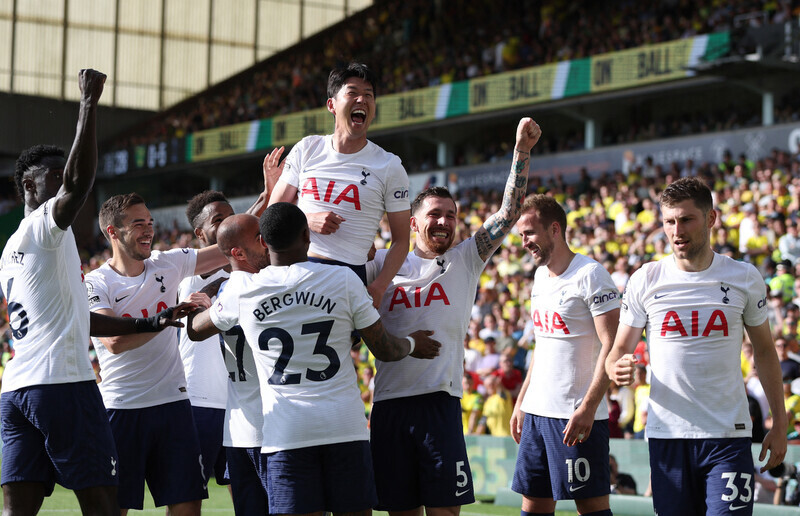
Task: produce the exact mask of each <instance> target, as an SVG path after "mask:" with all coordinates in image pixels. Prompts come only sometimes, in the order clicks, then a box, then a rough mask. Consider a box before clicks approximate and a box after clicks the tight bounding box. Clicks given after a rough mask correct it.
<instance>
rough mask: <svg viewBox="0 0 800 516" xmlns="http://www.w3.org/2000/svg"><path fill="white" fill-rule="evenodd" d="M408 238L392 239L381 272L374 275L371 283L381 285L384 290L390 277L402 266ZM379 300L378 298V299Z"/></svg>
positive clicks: (389, 281) (406, 253) (406, 251)
mask: <svg viewBox="0 0 800 516" xmlns="http://www.w3.org/2000/svg"><path fill="white" fill-rule="evenodd" d="M408 246H409V242H408V240H399V241H394V240H393V241H392V244H391V246H390V247H389V251H388V252H387V253H386V257H385V258H384V261H383V267H381V272H380V273H378V275H377V276H376V277H375V279H374V280H373V281H372V283H375V284H377V285H380V286H381V290H386V287H387V286H388V285H389V283H391V281H392V278H394V277H395V275H396V274H397V271H399V270H400V267H402V265H403V262H404V261H405V259H406V256H407V255H408ZM378 301H380V300H378Z"/></svg>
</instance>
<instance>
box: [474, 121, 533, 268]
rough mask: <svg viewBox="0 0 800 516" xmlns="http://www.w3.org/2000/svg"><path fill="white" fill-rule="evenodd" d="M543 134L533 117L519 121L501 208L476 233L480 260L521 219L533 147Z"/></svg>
mask: <svg viewBox="0 0 800 516" xmlns="http://www.w3.org/2000/svg"><path fill="white" fill-rule="evenodd" d="M541 135H542V130H541V129H540V128H539V124H537V123H536V122H534V121H533V119H531V118H527V117H526V118H523V119H522V120H520V121H519V125H518V126H517V144H516V146H515V147H514V162H513V163H512V164H511V172H510V173H509V175H508V182H506V189H505V192H503V204H502V206H501V207H500V211H498V212H497V213H495V214H493V215H492V216H491V217H489V218H488V219H486V221H485V222H484V223H483V226H481V228H480V229H479V230H478V231H477V233H475V243H476V244H477V246H478V254H479V255H480V257H481V260H484V261H485V260H486V259H488V258H489V257H490V256H491V255H492V253H494V252H495V251H496V250H497V248H498V247H500V243H501V242H502V241H503V239H504V238H505V236H506V235H507V234H508V232H509V231H511V228H512V227H513V226H514V224H515V223H516V222H517V219H519V215H520V211H521V210H522V201H524V200H525V193H526V191H527V190H528V169H529V168H530V164H531V149H533V146H534V145H536V142H538V141H539V137H540V136H541Z"/></svg>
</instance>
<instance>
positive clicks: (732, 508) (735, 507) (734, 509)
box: [728, 504, 748, 511]
mask: <svg viewBox="0 0 800 516" xmlns="http://www.w3.org/2000/svg"><path fill="white" fill-rule="evenodd" d="M747 507H748V506H747V505H733V504H731V505H730V507H728V509H730V510H731V511H738V510H739V509H746V508H747Z"/></svg>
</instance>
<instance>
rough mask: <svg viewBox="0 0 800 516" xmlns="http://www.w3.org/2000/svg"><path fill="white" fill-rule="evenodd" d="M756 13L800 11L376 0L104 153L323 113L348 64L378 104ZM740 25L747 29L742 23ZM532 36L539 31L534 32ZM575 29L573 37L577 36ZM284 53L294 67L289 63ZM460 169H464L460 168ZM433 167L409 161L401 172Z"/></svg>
mask: <svg viewBox="0 0 800 516" xmlns="http://www.w3.org/2000/svg"><path fill="white" fill-rule="evenodd" d="M752 13H760V14H761V16H758V17H754V18H752V19H751V21H749V23H779V22H781V21H783V20H786V19H787V18H788V17H791V16H795V15H797V14H798V13H800V3H798V2H797V1H796V0H795V1H791V2H790V1H785V2H769V1H766V0H749V1H740V2H733V3H725V2H714V1H711V0H703V1H701V2H686V1H663V2H655V3H650V2H624V3H621V4H620V3H618V2H594V3H590V4H586V3H582V2H567V1H561V0H559V1H555V0H551V1H548V2H544V3H542V4H541V5H539V6H538V8H536V9H533V8H523V9H521V10H520V8H519V5H518V4H517V3H515V2H509V1H504V2H499V3H498V2H491V1H486V0H483V1H480V2H469V3H468V4H467V5H462V4H459V3H453V2H427V1H425V0H412V1H406V2H397V1H390V2H377V3H376V4H375V5H373V6H372V7H370V8H368V9H366V10H365V11H363V12H361V13H358V14H356V15H355V16H353V17H350V18H348V19H347V20H346V21H344V22H342V23H340V24H338V25H336V26H335V27H333V28H331V29H329V30H326V31H323V32H322V33H321V34H319V35H317V36H314V37H311V38H309V39H308V40H305V41H304V42H303V43H301V44H300V45H298V46H295V47H292V48H290V49H288V50H286V51H285V52H283V53H281V54H278V55H276V56H275V57H273V58H269V59H266V60H265V61H263V62H262V63H259V64H258V65H256V66H254V67H253V68H252V69H250V70H248V71H247V72H245V73H242V74H240V75H238V76H236V77H234V78H232V79H231V80H229V81H226V82H224V83H221V84H220V85H217V86H215V87H213V88H211V89H210V90H208V91H205V92H203V93H201V94H199V95H197V96H195V97H192V98H190V99H188V100H186V101H184V102H181V103H180V104H178V105H176V106H174V107H173V108H171V109H168V110H166V111H164V112H162V113H160V114H158V115H157V116H156V117H154V118H152V119H150V120H148V121H147V122H145V123H143V124H142V125H141V126H137V127H134V128H132V129H131V130H129V131H127V132H126V133H124V134H122V135H119V137H117V138H116V139H115V140H114V142H113V143H111V147H113V148H125V147H128V146H131V145H137V144H145V143H150V142H153V141H163V140H165V139H169V138H172V137H182V136H185V135H187V134H189V133H192V132H196V131H200V130H203V129H209V128H214V127H220V126H225V125H230V124H235V123H239V122H245V121H250V120H257V119H262V118H269V117H273V116H276V115H281V114H287V113H294V112H298V111H303V110H307V109H313V108H317V107H319V106H320V103H321V101H322V99H325V98H326V95H325V91H324V88H323V85H324V84H325V80H326V77H327V73H328V71H329V70H330V69H331V68H332V67H333V66H335V65H337V64H341V61H342V57H341V55H340V53H339V51H338V50H337V49H345V48H346V49H347V52H348V59H350V58H352V59H355V60H357V61H358V60H363V61H365V62H370V63H374V64H375V67H376V72H377V73H378V75H379V77H380V84H381V89H380V91H379V92H378V94H379V95H386V94H390V93H398V92H403V91H409V90H414V89H419V88H424V87H429V86H436V85H439V84H443V83H451V82H454V81H461V80H466V79H471V78H474V77H480V76H486V75H490V74H493V73H500V72H505V71H509V70H515V69H520V68H526V67H531V66H538V65H542V64H548V63H554V62H558V61H564V60H570V59H577V58H582V57H588V56H592V55H597V54H602V53H605V52H613V51H618V50H623V49H627V48H634V47H637V46H641V45H647V44H653V43H661V42H665V41H671V40H676V39H680V38H688V37H693V36H695V35H699V34H708V33H712V32H719V31H728V30H731V29H733V28H734V25H735V23H736V22H735V18H736V17H737V16H740V15H747V14H752ZM744 23H748V22H744ZM531 28H534V29H535V30H531ZM576 28H579V30H576ZM287 54H288V55H290V56H291V58H288V57H287ZM798 114H800V90H798V89H794V90H792V91H791V92H790V93H788V94H786V95H782V96H781V97H779V98H776V99H775V120H776V121H777V122H786V121H790V120H797V118H798ZM760 123H761V112H760V111H759V110H758V109H757V108H752V107H750V108H748V107H747V106H744V105H742V104H739V103H736V104H735V105H730V106H724V107H720V109H719V112H718V113H710V112H708V110H707V109H704V110H697V111H696V112H692V113H687V114H682V115H675V116H674V117H670V118H665V119H663V120H654V119H653V118H652V117H651V116H650V114H648V113H641V114H637V115H635V116H633V119H632V120H630V123H627V122H626V124H625V126H624V127H604V128H602V131H601V133H602V143H603V144H604V145H610V144H616V143H624V142H630V141H643V140H650V139H656V138H664V137H669V136H681V135H686V134H698V133H705V132H713V131H720V130H730V129H737V128H741V127H752V126H755V125H758V124H760ZM502 143H503V142H502V141H498V142H496V144H492V145H489V146H482V148H481V149H472V150H471V152H464V153H459V154H461V155H470V156H471V158H470V161H469V162H471V163H477V162H485V161H489V160H490V159H496V158H497V157H498V156H503V155H504V154H506V151H507V149H503V148H502V145H501V144H502ZM583 144H584V142H583V134H582V133H581V132H580V131H578V132H575V133H574V134H571V135H559V136H558V137H555V135H550V136H545V137H544V139H543V141H542V143H541V144H540V145H538V146H537V147H536V149H537V150H536V152H537V153H546V152H563V151H566V150H575V149H582V148H584V145H583ZM457 164H467V162H463V163H457ZM429 166H430V163H426V162H425V161H421V162H419V163H410V164H407V168H408V170H409V171H416V170H425V168H427V167H429Z"/></svg>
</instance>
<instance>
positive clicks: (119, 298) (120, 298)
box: [114, 294, 130, 303]
mask: <svg viewBox="0 0 800 516" xmlns="http://www.w3.org/2000/svg"><path fill="white" fill-rule="evenodd" d="M128 296H130V294H128V295H127V296H122V297H115V298H114V302H115V303H119V302H120V301H122V300H123V299H125V298H126V297H128Z"/></svg>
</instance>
